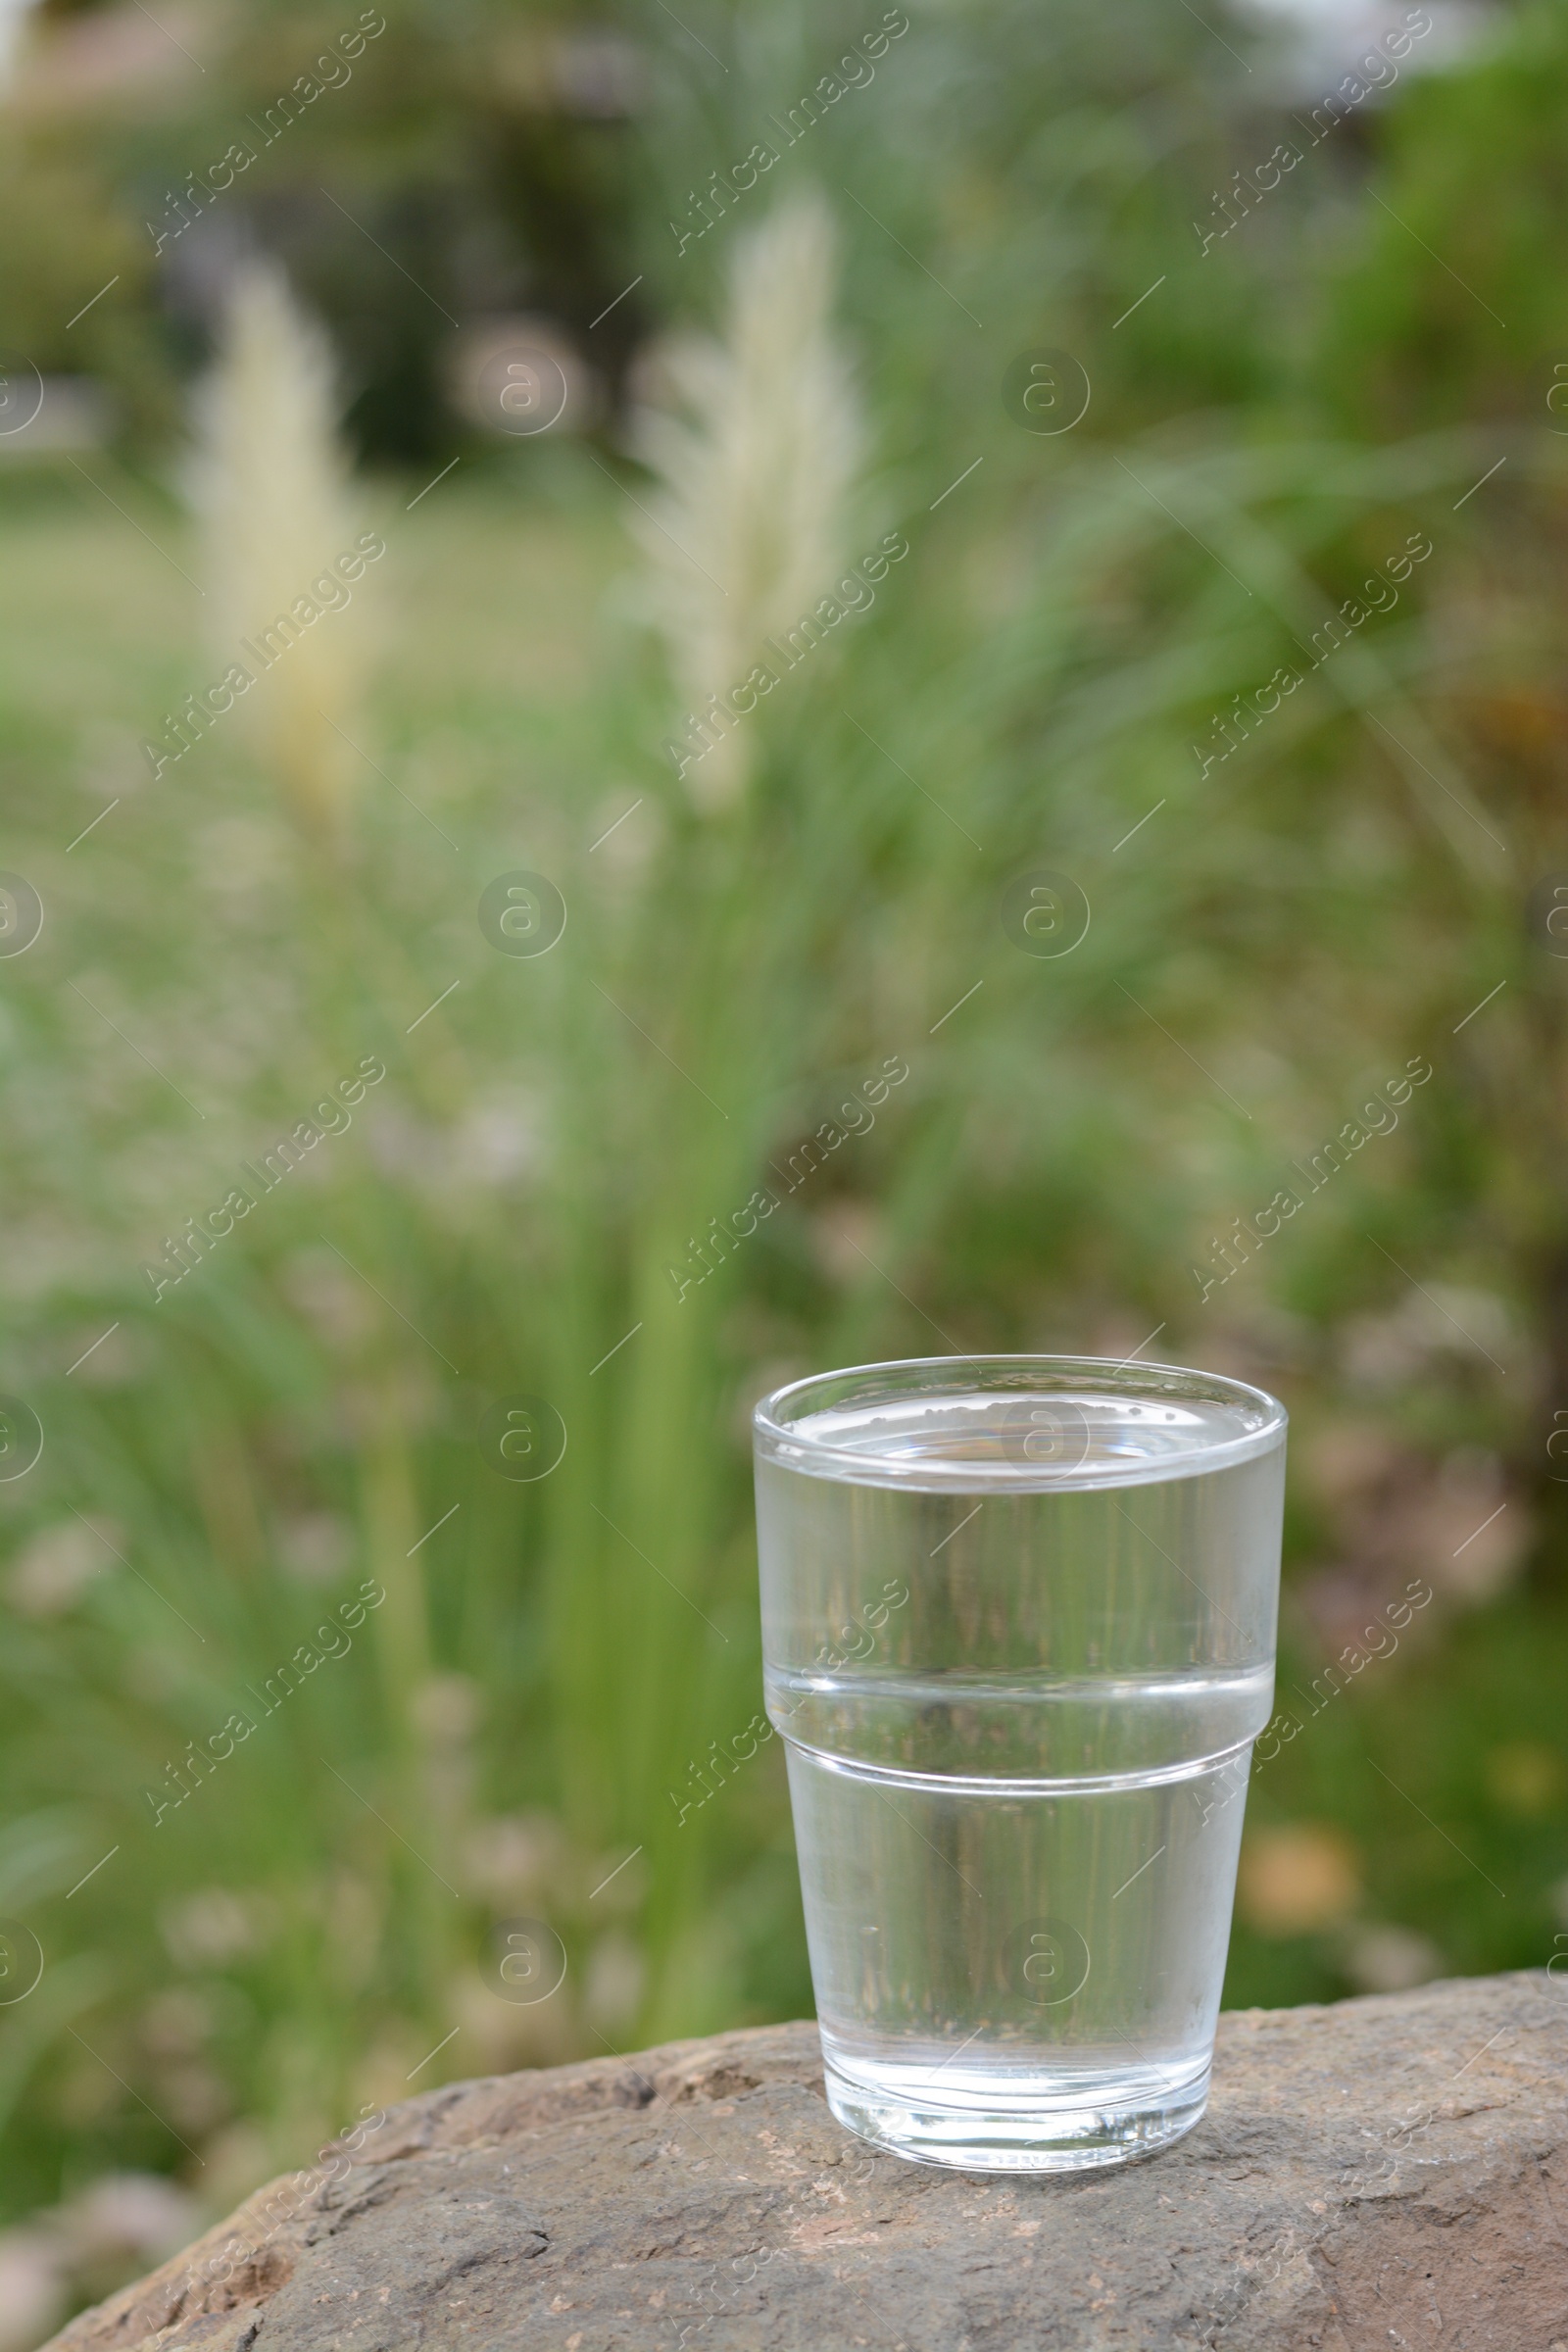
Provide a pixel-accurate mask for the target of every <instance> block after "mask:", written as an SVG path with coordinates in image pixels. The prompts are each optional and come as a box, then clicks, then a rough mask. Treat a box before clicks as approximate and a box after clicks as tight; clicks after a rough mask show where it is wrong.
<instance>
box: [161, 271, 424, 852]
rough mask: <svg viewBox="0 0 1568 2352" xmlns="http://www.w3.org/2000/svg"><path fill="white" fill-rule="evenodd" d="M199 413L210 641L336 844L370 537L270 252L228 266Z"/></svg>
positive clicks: (329, 372) (327, 362)
mask: <svg viewBox="0 0 1568 2352" xmlns="http://www.w3.org/2000/svg"><path fill="white" fill-rule="evenodd" d="M198 416H199V423H200V427H201V449H200V454H199V459H198V465H197V471H196V485H197V498H198V504H199V506H200V508H201V511H202V515H203V519H204V521H205V524H206V529H207V539H208V551H207V576H208V584H209V586H208V593H209V596H210V598H211V602H212V608H213V619H214V623H215V626H216V628H217V631H218V643H219V647H220V650H221V653H222V654H223V655H224V657H225V658H226V659H227V660H228V661H230V662H237V663H238V664H239V666H240V668H241V669H243V670H244V671H246V672H247V673H248V674H249V677H250V679H251V680H252V683H251V684H250V685H248V686H244V687H240V689H239V693H238V698H237V699H238V704H239V708H240V709H241V710H242V711H244V713H245V721H246V723H248V725H249V727H250V730H251V734H252V739H253V741H254V742H255V744H256V746H257V749H258V751H259V753H260V756H261V758H262V760H263V761H264V763H265V764H266V766H267V767H268V768H269V769H270V772H271V774H272V775H273V777H274V778H275V779H276V781H277V783H278V784H279V786H280V787H281V789H282V792H283V794H284V797H285V798H286V800H287V802H288V804H289V807H290V809H291V810H292V812H293V814H294V816H295V818H296V819H297V821H298V822H299V824H300V825H301V827H302V828H303V830H304V831H305V833H306V834H307V835H308V836H309V837H310V838H311V839H312V840H313V841H316V842H320V843H323V844H325V845H327V846H328V847H330V848H332V849H333V850H335V851H339V852H341V851H342V850H343V848H344V847H345V846H346V835H347V823H348V814H349V803H350V798H351V790H352V777H353V769H354V762H355V754H354V751H353V749H352V747H351V745H350V744H349V743H348V741H347V740H346V733H347V731H348V730H349V728H350V727H351V726H352V712H353V710H354V706H355V704H356V702H357V700H358V696H359V691H360V688H361V685H362V682H363V679H364V673H365V633H364V629H363V626H362V625H361V624H362V622H363V618H364V611H363V603H362V599H363V595H364V585H363V583H364V573H365V566H366V564H367V563H373V562H374V561H375V560H376V557H377V556H379V555H381V554H384V552H385V547H384V543H383V542H382V540H381V539H380V538H379V536H378V535H377V534H375V533H374V532H361V531H360V530H359V529H358V519H357V517H356V516H355V515H354V514H353V513H352V511H351V508H350V503H349V498H348V491H347V474H348V467H347V462H346V459H345V457H344V454H343V451H342V448H341V445H340V443H339V439H338V430H337V402H336V397H335V392H334V385H333V368H332V360H331V354H330V351H329V349H328V347H327V344H326V340H325V338H324V336H323V335H322V334H321V332H320V330H319V328H318V327H316V326H315V325H314V324H313V323H312V321H311V320H310V319H307V318H306V317H305V316H304V314H303V313H302V312H301V310H300V308H299V306H298V305H297V303H296V302H295V300H294V298H293V295H292V294H291V292H290V291H289V286H288V281H287V279H286V278H285V276H284V274H283V272H282V270H280V269H279V268H278V267H277V265H276V264H275V263H273V262H270V261H253V262H250V263H248V264H247V265H246V266H245V267H244V269H243V270H241V271H240V272H239V274H238V275H237V276H236V278H235V281H234V285H233V290H232V293H231V295H230V298H229V303H228V310H227V316H226V319H225V321H224V330H223V336H222V341H221V349H220V354H219V360H218V365H217V367H216V368H215V370H214V372H213V374H212V376H211V377H210V378H209V380H208V382H207V384H206V386H205V387H204V389H203V393H202V396H201V400H200V403H199V411H198ZM351 608H352V610H351ZM231 682H233V683H234V684H236V685H238V680H237V679H235V680H232V681H231ZM340 730H343V731H341V732H340Z"/></svg>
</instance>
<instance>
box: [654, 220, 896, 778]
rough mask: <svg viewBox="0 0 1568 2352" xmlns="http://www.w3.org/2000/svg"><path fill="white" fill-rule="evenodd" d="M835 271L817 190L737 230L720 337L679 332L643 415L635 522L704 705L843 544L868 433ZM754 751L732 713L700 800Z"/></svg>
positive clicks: (785, 617)
mask: <svg viewBox="0 0 1568 2352" xmlns="http://www.w3.org/2000/svg"><path fill="white" fill-rule="evenodd" d="M835 282H836V270H835V266H834V232H833V222H832V219H831V216H830V215H829V213H828V210H827V207H826V205H825V204H824V202H823V201H822V198H821V197H820V196H819V195H817V194H815V193H802V194H798V195H796V196H793V197H789V198H786V199H785V200H783V201H782V202H781V203H780V204H779V205H778V206H777V207H776V209H775V210H774V211H773V212H772V213H771V214H770V215H769V216H768V218H767V219H766V220H765V221H762V223H761V224H760V226H759V227H758V228H756V229H754V230H753V231H752V232H751V233H750V234H749V235H746V236H743V237H738V238H737V240H736V244H735V249H734V258H733V262H732V266H731V273H730V291H729V315H728V320H727V325H726V332H725V336H724V340H723V341H722V343H715V342H713V341H711V340H709V339H707V338H704V339H691V340H687V341H684V342H682V343H679V344H677V345H675V346H673V347H672V348H671V349H670V350H669V351H668V352H667V354H666V356H665V362H664V368H663V373H664V376H665V378H666V380H667V382H668V383H669V386H670V389H671V391H672V393H673V395H674V399H673V402H672V405H671V407H670V408H669V409H666V410H662V411H656V412H649V413H646V414H645V415H644V417H642V418H641V420H640V424H639V431H638V436H637V438H638V448H639V454H640V455H641V456H642V457H643V458H644V459H645V460H646V462H647V463H648V465H649V466H651V467H652V468H653V470H654V472H655V473H656V474H657V475H658V476H659V477H660V482H661V490H660V493H659V495H658V496H657V497H656V498H655V500H654V501H653V502H652V505H651V508H650V515H649V517H648V518H647V519H643V518H638V519H636V520H634V522H633V529H634V530H635V532H636V536H637V538H638V540H639V543H640V544H641V546H642V549H643V551H644V553H645V555H646V556H647V557H648V560H649V563H650V565H651V568H652V574H653V576H652V579H651V581H650V583H649V584H650V587H651V589H652V591H653V611H654V615H655V617H656V619H657V621H658V624H659V626H660V627H661V629H662V631H663V633H664V635H665V637H666V638H667V640H668V643H669V648H670V656H671V661H672V663H673V667H674V670H675V675H676V679H677V682H678V684H679V686H680V689H681V692H682V694H683V695H684V696H686V697H687V698H688V700H689V701H690V704H691V706H692V708H693V710H694V711H699V710H701V707H702V705H703V702H704V700H705V698H706V697H708V696H710V695H712V694H720V695H727V694H728V693H729V691H730V690H731V689H732V688H733V687H735V686H737V685H739V684H740V683H741V682H742V681H743V680H744V679H745V677H746V674H747V672H748V670H749V669H750V668H751V666H752V664H753V663H754V662H755V661H756V660H757V658H758V655H759V653H760V649H761V647H762V644H763V642H764V640H765V639H766V638H768V637H770V636H773V635H774V634H776V633H777V632H779V631H787V630H789V629H790V628H793V627H794V625H795V624H796V622H797V621H798V620H799V619H800V617H801V615H802V614H803V613H809V611H810V609H811V607H812V605H813V604H814V603H815V602H816V600H817V599H818V598H819V597H820V596H821V595H822V594H823V592H824V591H825V590H826V589H828V588H829V587H830V586H831V584H832V582H833V580H834V579H835V577H836V576H837V574H838V572H839V570H840V568H841V567H842V564H843V563H844V560H845V557H846V553H847V539H848V530H849V523H850V509H851V496H852V492H853V488H854V483H855V478H856V474H857V471H858V464H859V458H860V450H861V431H860V420H859V411H858V403H857V401H856V398H855V392H854V386H853V383H852V380H851V374H850V368H849V366H848V363H847V361H846V359H845V357H844V354H843V352H842V350H841V347H840V345H839V342H838V340H837V338H836V336H835V333H834V329H833V297H834V290H835ZM750 749H751V747H750V743H749V740H748V729H747V728H746V727H745V726H744V725H741V726H738V727H733V728H731V729H730V731H729V732H728V733H726V734H724V735H722V736H721V737H720V739H719V740H718V741H717V742H715V743H714V745H713V747H712V749H711V751H710V752H708V753H707V754H706V755H705V756H704V757H703V759H702V760H701V761H700V762H697V763H695V764H694V765H693V767H692V769H691V771H690V775H689V778H688V784H689V788H690V790H691V792H692V795H693V798H694V799H695V800H696V801H697V803H698V805H699V806H700V807H702V808H705V809H719V808H722V807H724V806H726V805H728V804H729V803H731V802H733V801H735V800H736V799H737V798H738V797H739V796H740V794H741V792H742V791H743V789H744V786H745V782H746V774H747V767H748V763H749V758H750Z"/></svg>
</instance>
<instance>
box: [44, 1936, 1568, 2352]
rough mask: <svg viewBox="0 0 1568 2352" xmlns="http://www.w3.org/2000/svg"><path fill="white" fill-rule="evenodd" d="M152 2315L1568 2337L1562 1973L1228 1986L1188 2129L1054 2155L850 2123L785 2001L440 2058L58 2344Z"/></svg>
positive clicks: (1267, 2351) (515, 2330) (1566, 1995)
mask: <svg viewBox="0 0 1568 2352" xmlns="http://www.w3.org/2000/svg"><path fill="white" fill-rule="evenodd" d="M372 2120H373V2119H372ZM154 2344H156V2345H157V2346H158V2347H159V2352H198V2347H199V2348H200V2352H416V2348H417V2352H555V2347H560V2352H612V2348H613V2352H627V2348H628V2347H635V2348H636V2352H656V2348H657V2352H677V2348H678V2347H680V2346H683V2345H690V2346H701V2347H707V2348H709V2352H751V2348H752V2347H761V2346H769V2347H779V2348H780V2352H817V2348H818V2347H822V2348H825V2352H838V2348H839V2347H848V2346H858V2345H864V2346H866V2347H868V2348H871V2352H1013V2348H1014V2347H1025V2346H1027V2347H1035V2346H1040V2347H1049V2348H1050V2352H1079V2348H1080V2347H1085V2348H1087V2347H1090V2346H1093V2347H1096V2348H1097V2352H1098V2348H1100V2347H1106V2348H1108V2347H1118V2348H1120V2347H1127V2348H1129V2352H1134V2348H1136V2352H1163V2348H1164V2347H1167V2346H1170V2347H1176V2346H1184V2347H1185V2346H1195V2347H1196V2346H1204V2347H1210V2348H1211V2352H1316V2348H1317V2347H1319V2346H1323V2347H1329V2348H1331V2352H1372V2347H1374V2346H1375V2347H1377V2352H1397V2348H1398V2347H1400V2346H1405V2347H1409V2348H1410V2352H1415V2348H1416V2347H1420V2348H1421V2352H1430V2348H1435V2347H1441V2352H1568V1984H1564V1985H1558V1984H1556V1983H1553V1982H1552V1981H1550V1980H1549V1979H1548V1978H1547V1977H1546V1976H1545V1974H1544V1973H1543V1972H1535V1973H1532V1974H1530V1975H1520V1976H1506V1977H1488V1978H1473V1979H1467V1980H1462V1981H1459V1982H1455V1983H1449V1984H1443V1985H1426V1986H1424V1987H1423V1988H1422V1989H1421V1990H1420V1991H1418V1992H1409V1993H1399V1994H1385V1995H1379V1996H1376V1997H1374V1998H1371V1999H1366V2000H1353V2001H1345V2002H1342V2003H1340V2004H1338V2005H1337V2006H1335V2007H1332V2008H1311V2009H1285V2010H1249V2011H1240V2012H1237V2013H1235V2014H1232V2015H1228V2016H1226V2017H1224V2018H1222V2019H1221V2021H1220V2031H1219V2044H1218V2049H1217V2052H1216V2059H1215V2068H1214V2089H1213V2097H1212V2101H1211V2104H1210V2106H1209V2110H1208V2113H1207V2115H1206V2116H1205V2118H1204V2119H1203V2121H1202V2122H1201V2124H1200V2125H1199V2126H1198V2129H1197V2130H1196V2131H1193V2132H1192V2133H1191V2134H1190V2135H1189V2137H1188V2138H1186V2139H1185V2140H1183V2141H1182V2142H1180V2143H1179V2144H1178V2145H1177V2146H1176V2147H1174V2148H1172V2149H1169V2150H1167V2151H1166V2152H1165V2153H1164V2154H1162V2155H1159V2156H1155V2157H1152V2158H1149V2159H1147V2160H1145V2161H1143V2162H1141V2163H1136V2164H1131V2165H1127V2166H1125V2167H1122V2168H1120V2169H1118V2170H1115V2171H1111V2172H1107V2173H1101V2174H1088V2175H1081V2176H1078V2177H1076V2178H1064V2177H1061V2176H1057V2177H1055V2178H1051V2179H1045V2180H1028V2181H1022V2180H1005V2179H998V2178H997V2177H995V2176H991V2177H982V2176H978V2175H974V2174H962V2173H946V2172H941V2171H936V2170H932V2169H928V2168H926V2167H923V2166H917V2165H910V2164H905V2163H902V2162H900V2161H899V2160H898V2159H897V2158H893V2157H888V2156H883V2155H880V2154H878V2153H876V2152H875V2151H873V2150H872V2149H870V2148H869V2147H867V2146H866V2145H865V2144H864V2143H863V2142H861V2141H859V2140H858V2139H856V2138H854V2137H853V2136H851V2135H850V2134H849V2133H847V2132H845V2131H842V2130H841V2129H840V2128H839V2126H838V2125H837V2124H836V2123H835V2122H834V2120H833V2118H832V2116H831V2115H830V2114H829V2113H828V2110H827V2107H826V2104H825V2102H824V2100H823V2096H822V2083H821V2066H820V2059H819V2054H818V2049H817V2039H816V2032H815V2029H814V2027H812V2026H809V2025H793V2026H778V2027H769V2028H765V2029H762V2030H760V2031H757V2032H748V2033H740V2034H719V2035H717V2036H716V2037H715V2038H714V2039H712V2040H710V2041H687V2042H674V2043H670V2044H668V2045H667V2046H666V2047H664V2048H662V2049H657V2050H647V2051H643V2052H641V2053H640V2054H638V2055H637V2056H635V2057H631V2058H625V2059H605V2060H592V2061H590V2062H589V2063H588V2064H586V2065H581V2066H563V2067H556V2068H554V2069H552V2070H550V2071H549V2072H539V2073H530V2074H519V2075H503V2076H494V2077H491V2078H489V2079H488V2080H485V2081H480V2082H455V2083H451V2084H449V2085H448V2086H447V2087H446V2088H445V2089H443V2090H438V2091H434V2092H431V2093H429V2094H427V2095H426V2096H425V2097H422V2098H418V2099H411V2100H409V2101H408V2102H407V2103H406V2104H404V2105H402V2106H399V2107H396V2108H393V2109H391V2110H390V2111H389V2112H388V2114H387V2116H386V2118H385V2120H384V2122H381V2123H380V2124H379V2125H378V2126H377V2128H376V2129H374V2130H373V2131H368V2132H367V2135H366V2136H365V2137H364V2138H363V2140H362V2141H361V2142H360V2144H359V2146H358V2147H357V2148H349V2147H348V2146H347V2145H346V2144H345V2145H344V2146H343V2148H342V2151H341V2153H339V2154H338V2155H336V2156H332V2155H331V2154H329V2155H328V2157H327V2159H326V2160H325V2161H323V2163H321V2164H320V2165H319V2166H317V2167H316V2168H315V2169H314V2170H313V2171H312V2172H310V2173H306V2174H297V2175H291V2176H288V2177H286V2178H285V2179H284V2180H282V2181H279V2182H274V2183H272V2185H271V2186H270V2188H267V2189H263V2190H260V2191H259V2192H258V2193H257V2194H256V2195H255V2196H253V2197H252V2198H250V2199H249V2200H248V2201H247V2203H246V2204H244V2205H242V2206H241V2207H240V2209H239V2211H238V2212H237V2213H236V2214H234V2215H233V2216H232V2218H231V2219H230V2220H229V2221H227V2222H224V2223H222V2224H221V2225H220V2226H219V2228H217V2229H213V2230H211V2231H209V2232H208V2234H207V2236H206V2237H204V2238H202V2239H201V2240H200V2241H199V2243H198V2244H197V2245H195V2246H193V2247H192V2248H191V2249H190V2250H189V2251H188V2252H187V2253H186V2254H183V2255H179V2256H176V2257H175V2259H174V2260H173V2261H172V2262H169V2263H166V2264H165V2266H164V2268H163V2269H162V2270H160V2271H158V2272H156V2273H155V2274H154V2275H153V2277H151V2278H147V2279H145V2280H143V2282H142V2283H141V2284H140V2285H139V2286H133V2287H129V2288H126V2289H125V2290H124V2291H123V2293H121V2294H119V2295H117V2296H115V2297H114V2298H113V2299H112V2300H111V2301H110V2302H108V2303H104V2304H101V2305H100V2306H99V2307H98V2309H97V2310H95V2311H90V2312H84V2313H83V2314H82V2315H81V2317H80V2318H78V2319H76V2320H73V2322H72V2324H71V2325H70V2327H67V2328H66V2329H65V2330H64V2331H63V2332H62V2333H61V2334H59V2335H57V2336H56V2337H55V2338H54V2341H53V2344H52V2346H51V2347H49V2348H48V2352H151V2347H152V2346H153V2345H154Z"/></svg>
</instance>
